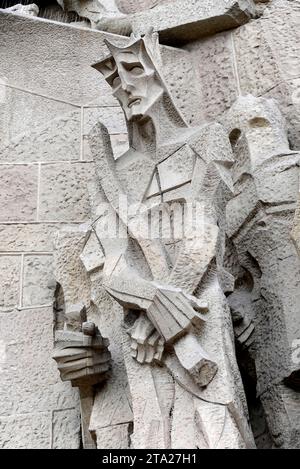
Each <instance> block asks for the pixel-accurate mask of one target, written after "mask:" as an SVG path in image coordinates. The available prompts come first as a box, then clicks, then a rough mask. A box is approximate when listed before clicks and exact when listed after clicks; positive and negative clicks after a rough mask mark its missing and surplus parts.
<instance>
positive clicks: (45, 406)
mask: <svg viewBox="0 0 300 469" xmlns="http://www.w3.org/2000/svg"><path fill="white" fill-rule="evenodd" d="M0 331H1V332H0V333H1V340H2V341H3V343H4V353H5V359H4V360H3V361H2V364H1V365H2V366H1V380H0V382H1V384H0V396H1V403H2V405H1V411H0V413H1V417H0V419H1V447H4V448H5V447H19V448H39V447H43V448H50V447H51V426H52V416H51V414H52V412H51V411H52V410H55V411H56V410H60V409H61V410H63V409H69V408H76V406H77V403H78V400H77V399H78V397H77V395H76V392H75V390H73V389H71V387H70V386H69V385H68V384H63V383H61V382H60V380H59V375H58V372H57V369H56V366H55V362H54V361H53V360H52V359H51V353H52V348H53V312H52V308H39V309H36V310H34V309H32V310H30V309H28V310H24V311H13V312H11V313H5V314H4V313H2V314H1V315H0ZM20 343H21V344H22V347H20V346H19V344H20ZM76 412H77V415H78V410H77V411H76ZM77 418H78V417H76V419H77ZM76 419H75V420H76ZM57 438H58V437H57ZM62 438H63V439H64V445H65V446H68V445H70V447H71V446H72V445H73V444H74V433H71V432H69V434H65V435H64V436H62ZM56 441H58V440H56ZM75 441H78V437H77V436H76V438H75Z"/></svg>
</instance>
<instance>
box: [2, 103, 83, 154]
mask: <svg viewBox="0 0 300 469" xmlns="http://www.w3.org/2000/svg"><path fill="white" fill-rule="evenodd" d="M80 126H81V114H80V110H77V111H73V112H72V113H69V114H65V115H64V116H63V117H60V116H58V117H56V118H55V119H53V120H52V121H50V122H49V118H48V122H47V124H46V125H44V126H43V127H42V126H41V127H36V128H34V127H33V129H32V130H31V131H27V132H26V133H23V134H19V135H18V136H17V137H16V138H14V137H12V138H11V140H10V142H9V143H8V144H7V145H5V146H1V147H0V155H1V161H2V162H8V163H19V162H21V163H23V162H37V161H56V160H58V161H64V160H79V159H80V130H81V129H80Z"/></svg>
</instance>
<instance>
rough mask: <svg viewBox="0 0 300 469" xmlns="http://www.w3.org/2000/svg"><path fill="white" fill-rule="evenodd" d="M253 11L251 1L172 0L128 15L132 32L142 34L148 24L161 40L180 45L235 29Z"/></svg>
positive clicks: (249, 16) (247, 18) (245, 20)
mask: <svg viewBox="0 0 300 469" xmlns="http://www.w3.org/2000/svg"><path fill="white" fill-rule="evenodd" d="M254 12H255V7H254V4H253V2H252V1H224V0H219V1H216V2H205V3H204V2H202V1H201V0H195V1H193V2H190V1H188V0H187V1H185V0H174V1H173V2H171V4H170V3H169V2H166V3H164V2H163V3H162V4H159V5H157V6H156V7H154V8H153V9H150V10H147V11H146V12H142V13H136V14H135V15H133V16H132V18H131V24H132V28H133V32H135V33H145V32H146V31H147V28H148V25H149V24H151V26H153V28H154V29H155V31H158V32H159V34H160V39H161V41H162V43H167V44H170V43H172V44H176V45H178V44H180V43H184V42H188V41H192V40H195V39H197V38H199V37H201V36H206V35H208V34H213V33H216V32H218V31H224V30H225V29H230V28H234V27H236V26H238V25H241V24H243V23H245V22H247V21H249V19H250V18H251V15H253V14H254Z"/></svg>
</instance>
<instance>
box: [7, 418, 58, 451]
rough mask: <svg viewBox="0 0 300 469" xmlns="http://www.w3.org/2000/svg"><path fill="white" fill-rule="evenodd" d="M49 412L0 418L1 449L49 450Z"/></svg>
mask: <svg viewBox="0 0 300 469" xmlns="http://www.w3.org/2000/svg"><path fill="white" fill-rule="evenodd" d="M51 423H52V422H51V412H40V413H31V414H30V413H29V414H28V413H26V414H20V415H12V416H10V417H0V448H1V449H32V448H35V449H50V448H51Z"/></svg>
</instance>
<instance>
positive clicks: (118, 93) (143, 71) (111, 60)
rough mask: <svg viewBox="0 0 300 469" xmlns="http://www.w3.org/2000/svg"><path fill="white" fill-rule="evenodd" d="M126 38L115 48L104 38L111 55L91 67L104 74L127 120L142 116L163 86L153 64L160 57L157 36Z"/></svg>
mask: <svg viewBox="0 0 300 469" xmlns="http://www.w3.org/2000/svg"><path fill="white" fill-rule="evenodd" d="M128 41H129V42H128V45H126V46H125V47H118V46H116V45H115V44H112V43H111V42H109V41H107V40H106V41H105V42H106V45H107V47H108V48H109V50H110V52H111V55H110V56H109V57H107V58H106V59H104V60H103V61H102V62H99V63H97V64H95V65H93V67H94V68H96V69H97V70H98V71H100V72H101V73H102V74H103V75H104V77H105V79H106V81H107V82H108V83H109V85H110V86H111V88H112V90H113V95H114V96H115V97H116V98H117V99H118V100H119V102H120V104H121V106H122V108H123V110H124V112H125V116H126V118H127V120H128V121H131V120H139V119H142V118H143V117H145V116H146V115H147V112H148V111H149V110H150V109H151V107H152V106H153V104H154V103H155V102H156V101H157V100H158V99H159V98H160V97H161V96H162V94H163V93H164V89H165V88H164V84H163V80H162V79H161V77H160V74H159V72H158V67H157V65H156V63H157V62H158V61H159V60H160V58H159V45H158V38H157V35H156V34H155V33H154V34H150V35H146V36H144V37H139V38H130V39H128Z"/></svg>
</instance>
